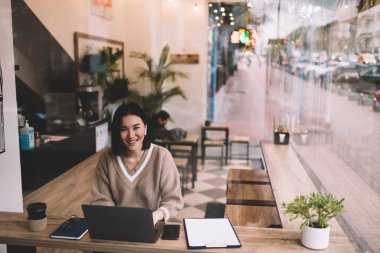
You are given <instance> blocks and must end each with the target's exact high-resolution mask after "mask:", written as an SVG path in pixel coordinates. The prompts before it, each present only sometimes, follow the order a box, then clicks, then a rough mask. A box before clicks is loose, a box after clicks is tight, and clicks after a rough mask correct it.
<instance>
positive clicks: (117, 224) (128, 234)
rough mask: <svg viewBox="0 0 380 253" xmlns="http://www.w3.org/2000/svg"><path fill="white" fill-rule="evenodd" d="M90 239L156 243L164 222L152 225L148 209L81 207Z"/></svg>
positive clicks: (150, 212) (150, 213)
mask: <svg viewBox="0 0 380 253" xmlns="http://www.w3.org/2000/svg"><path fill="white" fill-rule="evenodd" d="M82 210H83V214H84V217H85V218H86V221H87V226H88V232H89V234H90V237H91V238H92V239H102V240H117V241H133V242H156V241H157V239H158V237H159V235H160V233H161V231H162V228H163V226H164V222H158V223H157V224H156V225H157V226H156V228H155V226H154V225H153V216H152V210H150V209H149V208H137V207H120V206H96V205H82Z"/></svg>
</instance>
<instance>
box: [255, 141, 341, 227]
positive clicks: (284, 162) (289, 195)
mask: <svg viewBox="0 0 380 253" xmlns="http://www.w3.org/2000/svg"><path fill="white" fill-rule="evenodd" d="M261 148H262V152H263V156H264V160H265V164H266V168H267V170H268V176H269V180H270V182H271V185H272V190H273V194H274V197H275V201H276V205H277V208H278V213H279V215H280V220H281V224H282V226H283V228H285V229H294V230H296V229H299V227H300V224H301V221H300V220H293V221H290V220H289V217H288V216H286V215H285V213H284V211H283V210H282V208H281V207H282V203H283V202H290V201H292V200H293V199H294V198H295V196H297V195H300V194H309V193H311V192H317V191H318V190H317V188H316V187H315V185H314V183H313V182H312V181H311V179H310V177H309V175H308V174H307V172H306V170H305V169H304V167H303V166H302V164H301V162H300V160H299V159H298V157H297V155H296V153H295V152H294V150H293V149H292V147H291V146H290V145H274V144H273V143H271V142H262V143H261ZM330 224H331V229H332V230H333V231H342V229H341V227H340V225H339V224H338V222H337V221H336V220H335V219H332V220H331V222H330Z"/></svg>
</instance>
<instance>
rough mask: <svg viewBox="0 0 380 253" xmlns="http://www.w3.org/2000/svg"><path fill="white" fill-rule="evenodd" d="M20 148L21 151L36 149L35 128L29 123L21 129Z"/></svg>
mask: <svg viewBox="0 0 380 253" xmlns="http://www.w3.org/2000/svg"><path fill="white" fill-rule="evenodd" d="M20 148H21V150H32V149H34V128H33V127H31V126H29V123H28V121H26V122H25V125H24V127H22V128H20Z"/></svg>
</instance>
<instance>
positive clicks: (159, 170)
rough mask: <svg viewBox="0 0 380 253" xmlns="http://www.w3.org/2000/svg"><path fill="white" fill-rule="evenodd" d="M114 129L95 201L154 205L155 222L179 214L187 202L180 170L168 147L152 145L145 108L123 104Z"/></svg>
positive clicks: (99, 170) (95, 189)
mask: <svg viewBox="0 0 380 253" xmlns="http://www.w3.org/2000/svg"><path fill="white" fill-rule="evenodd" d="M111 129H112V130H111V132H112V133H111V135H112V143H111V148H110V149H109V150H107V151H105V152H104V153H103V154H102V155H101V156H100V158H99V161H98V165H97V167H96V169H95V175H94V178H93V182H92V188H91V193H92V198H93V204H95V205H107V206H113V205H115V206H128V207H145V208H150V209H151V210H152V212H153V221H154V223H156V222H157V221H159V220H162V219H164V220H168V219H169V218H171V217H175V215H176V214H177V212H178V211H179V210H180V209H182V207H183V204H184V201H183V198H182V194H181V189H180V180H179V175H178V170H177V167H176V165H175V163H174V160H173V157H172V156H171V154H170V152H169V151H168V150H167V149H165V148H163V147H161V146H157V145H155V144H151V142H150V137H149V135H147V116H146V115H145V113H144V111H143V110H142V108H141V107H140V106H139V105H138V104H136V103H129V104H122V105H121V106H120V107H119V108H118V109H117V110H116V112H115V115H114V118H113V121H112V128H111Z"/></svg>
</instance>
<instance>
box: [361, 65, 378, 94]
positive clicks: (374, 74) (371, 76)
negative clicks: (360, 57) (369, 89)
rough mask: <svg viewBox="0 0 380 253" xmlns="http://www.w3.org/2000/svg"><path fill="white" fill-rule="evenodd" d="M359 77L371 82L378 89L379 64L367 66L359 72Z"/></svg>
mask: <svg viewBox="0 0 380 253" xmlns="http://www.w3.org/2000/svg"><path fill="white" fill-rule="evenodd" d="M360 78H361V80H362V81H364V82H369V83H372V84H374V85H375V86H376V88H377V89H380V64H373V65H370V66H368V68H366V69H365V70H363V71H362V72H360Z"/></svg>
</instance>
